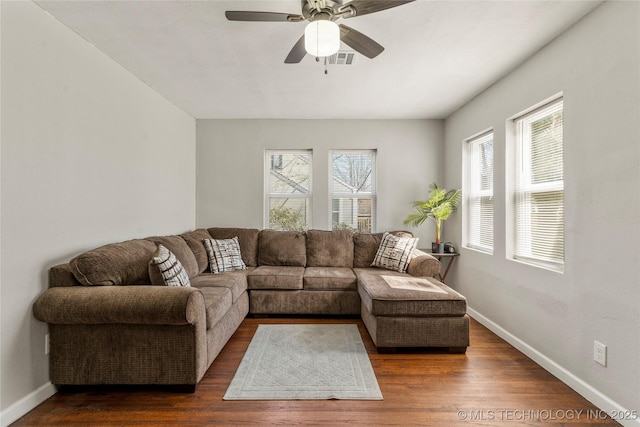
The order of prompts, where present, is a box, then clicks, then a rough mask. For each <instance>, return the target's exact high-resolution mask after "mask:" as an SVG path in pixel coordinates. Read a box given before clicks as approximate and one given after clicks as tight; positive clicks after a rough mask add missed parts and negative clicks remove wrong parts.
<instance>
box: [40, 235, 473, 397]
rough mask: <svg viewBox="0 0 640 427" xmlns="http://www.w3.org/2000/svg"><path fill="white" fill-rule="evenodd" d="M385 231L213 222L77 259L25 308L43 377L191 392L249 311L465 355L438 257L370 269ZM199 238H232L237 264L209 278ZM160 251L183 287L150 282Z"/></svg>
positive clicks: (458, 315)
mask: <svg viewBox="0 0 640 427" xmlns="http://www.w3.org/2000/svg"><path fill="white" fill-rule="evenodd" d="M386 234H387V233H384V234H383V233H378V234H367V233H352V232H349V231H321V230H309V231H307V232H293V231H273V230H258V229H247V228H220V227H216V228H209V229H198V230H194V231H191V232H188V233H184V234H182V235H180V236H164V237H149V238H146V239H135V240H130V241H126V242H121V243H113V244H109V245H105V246H102V247H100V248H96V249H93V250H90V251H87V252H85V253H82V254H80V255H78V256H77V257H75V258H74V259H72V260H71V261H70V262H69V263H66V264H62V265H58V266H55V267H53V268H51V270H50V275H49V277H50V283H49V286H50V288H49V289H48V290H46V291H45V292H44V293H43V294H42V295H41V296H40V297H39V298H38V299H37V300H36V302H35V303H34V315H35V316H36V318H37V319H39V320H41V321H43V322H47V323H48V324H49V333H50V342H51V347H50V359H49V363H50V378H51V382H52V383H53V384H56V385H85V384H159V385H168V384H171V385H182V386H186V387H188V388H191V389H193V388H195V386H196V385H197V384H198V382H199V381H200V379H201V378H202V377H203V376H204V374H205V372H206V370H207V369H208V368H209V366H210V365H211V363H212V362H213V360H214V359H215V358H216V357H217V355H218V354H219V353H220V351H221V350H222V348H223V347H224V345H225V344H226V342H227V341H228V340H229V338H230V337H231V336H232V335H233V333H234V332H235V330H236V329H237V328H238V326H239V325H240V324H241V322H242V320H243V319H244V318H245V317H246V316H247V315H249V314H252V315H257V316H266V315H283V314H285V315H361V316H362V319H363V321H364V323H365V325H366V327H367V330H368V331H369V333H370V335H371V337H372V339H373V341H374V343H375V344H376V346H377V347H378V348H379V349H381V350H383V349H384V350H388V349H389V348H395V347H446V348H448V349H449V350H450V351H454V352H464V351H465V350H466V347H467V346H468V344H469V333H468V330H469V323H468V322H469V321H468V316H467V315H466V300H465V298H464V297H463V296H462V295H460V294H458V293H457V292H455V291H453V290H452V289H450V288H449V287H448V286H446V285H445V284H443V283H440V282H438V281H437V280H436V279H434V278H433V276H434V275H436V274H437V273H438V272H439V271H440V262H439V261H438V260H436V259H435V258H433V257H431V256H430V255H428V254H425V253H423V252H420V251H418V250H411V251H410V253H408V254H406V259H405V261H406V266H405V267H406V272H402V271H392V270H388V269H384V268H376V267H372V264H374V260H375V259H376V256H377V254H378V252H379V250H380V248H381V242H382V241H383V240H384V239H386V237H385V235H386ZM391 235H392V236H400V237H399V238H400V239H402V238H407V237H409V235H408V234H407V233H405V232H394V233H391ZM206 240H211V241H215V242H219V241H220V242H225V241H226V242H229V241H231V240H233V241H235V242H237V246H238V249H239V255H238V258H241V260H242V261H241V262H240V260H239V259H237V260H235V262H236V265H241V268H240V269H233V268H232V269H231V271H224V272H219V273H217V274H213V273H211V272H210V271H211V270H213V269H214V268H213V267H214V266H213V265H212V264H213V263H217V262H218V261H219V260H216V259H213V258H212V254H211V253H208V252H207V247H206V245H205V241H206ZM160 245H162V246H163V247H165V248H167V249H168V250H169V252H170V253H171V254H173V255H175V259H177V261H179V264H180V265H181V266H182V268H183V270H184V273H185V275H186V276H188V283H189V285H190V286H159V285H162V284H163V282H162V277H158V274H157V272H156V270H155V269H154V268H152V267H151V266H150V260H151V259H152V258H154V256H155V255H157V251H158V250H159V248H160ZM414 246H415V244H414ZM225 261H226V260H225ZM238 262H239V263H240V264H237V263H238ZM223 264H224V263H223ZM216 268H217V264H216Z"/></svg>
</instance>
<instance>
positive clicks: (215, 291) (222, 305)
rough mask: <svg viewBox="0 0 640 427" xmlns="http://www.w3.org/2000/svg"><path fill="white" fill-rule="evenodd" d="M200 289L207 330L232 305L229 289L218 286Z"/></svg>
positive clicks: (214, 324)
mask: <svg viewBox="0 0 640 427" xmlns="http://www.w3.org/2000/svg"><path fill="white" fill-rule="evenodd" d="M200 291H201V292H202V295H204V306H205V313H206V319H207V330H208V329H211V328H213V327H214V326H216V324H217V323H218V322H219V321H220V320H221V319H222V318H223V317H224V316H225V315H226V314H227V311H229V309H230V308H231V306H232V305H233V303H232V296H231V291H230V290H229V289H227V288H220V287H211V288H201V289H200Z"/></svg>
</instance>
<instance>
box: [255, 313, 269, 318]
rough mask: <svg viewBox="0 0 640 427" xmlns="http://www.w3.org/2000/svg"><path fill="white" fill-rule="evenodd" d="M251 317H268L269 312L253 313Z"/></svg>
mask: <svg viewBox="0 0 640 427" xmlns="http://www.w3.org/2000/svg"><path fill="white" fill-rule="evenodd" d="M251 317H253V318H254V319H268V318H269V315H268V314H261V313H252V314H251Z"/></svg>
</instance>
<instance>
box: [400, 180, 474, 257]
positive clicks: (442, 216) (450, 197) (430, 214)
mask: <svg viewBox="0 0 640 427" xmlns="http://www.w3.org/2000/svg"><path fill="white" fill-rule="evenodd" d="M461 196H462V190H460V189H457V190H445V189H444V188H440V187H438V184H436V183H435V182H434V183H433V184H431V187H430V188H429V200H425V201H422V200H415V201H413V203H412V205H413V207H414V208H415V209H416V212H414V213H412V214H410V215H409V216H408V217H407V218H406V219H405V220H404V223H405V225H411V226H413V227H417V226H419V225H420V224H422V223H423V222H424V221H425V220H426V219H427V218H432V219H433V220H434V221H435V223H436V241H435V242H434V243H432V246H431V250H432V252H437V253H442V252H444V250H443V249H444V248H443V246H444V244H443V243H442V242H441V241H440V236H441V231H442V221H445V220H446V219H447V218H449V216H450V215H451V214H452V213H453V212H454V211H455V210H456V208H457V206H458V203H459V202H460V198H461Z"/></svg>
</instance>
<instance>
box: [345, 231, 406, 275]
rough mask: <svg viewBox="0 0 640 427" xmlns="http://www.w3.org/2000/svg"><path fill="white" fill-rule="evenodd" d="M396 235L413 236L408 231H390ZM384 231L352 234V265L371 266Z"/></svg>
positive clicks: (357, 266) (358, 266) (356, 266)
mask: <svg viewBox="0 0 640 427" xmlns="http://www.w3.org/2000/svg"><path fill="white" fill-rule="evenodd" d="M390 233H391V234H393V235H394V236H398V237H413V234H411V233H410V232H408V231H391V232H390ZM383 234H384V233H375V234H371V233H355V234H354V235H353V266H354V267H355V268H367V267H371V264H372V263H373V260H374V259H375V257H376V253H377V252H378V247H379V246H380V242H381V241H382V235H383Z"/></svg>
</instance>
